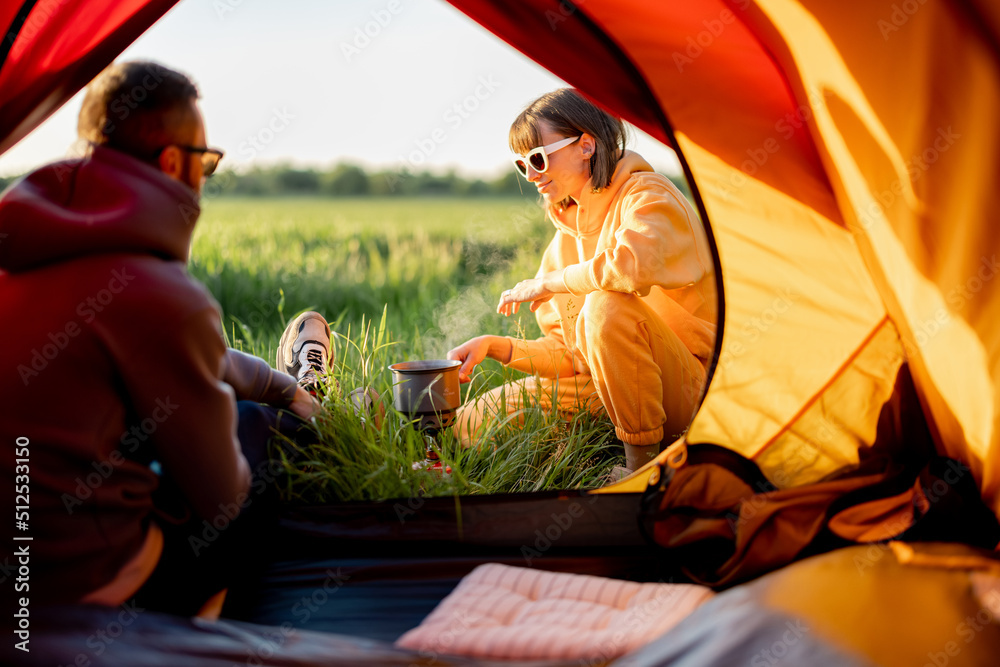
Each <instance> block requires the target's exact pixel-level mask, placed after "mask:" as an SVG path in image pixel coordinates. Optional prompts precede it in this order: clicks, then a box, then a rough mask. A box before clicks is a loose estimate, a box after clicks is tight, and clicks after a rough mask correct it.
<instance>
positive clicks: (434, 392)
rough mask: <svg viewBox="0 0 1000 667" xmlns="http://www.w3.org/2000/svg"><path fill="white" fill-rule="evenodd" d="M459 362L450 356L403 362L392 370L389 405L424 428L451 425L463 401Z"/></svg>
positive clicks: (426, 429)
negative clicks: (460, 387)
mask: <svg viewBox="0 0 1000 667" xmlns="http://www.w3.org/2000/svg"><path fill="white" fill-rule="evenodd" d="M461 365H462V362H461V361H457V360H449V359H430V360H425V361H404V362H400V363H398V364H392V365H391V366H389V370H391V371H392V404H393V406H394V407H395V408H396V409H397V410H399V411H400V412H402V413H404V414H406V415H409V416H410V418H411V419H414V420H416V419H419V420H420V424H419V427H420V428H421V429H422V430H424V431H429V432H437V431H439V430H441V429H442V428H446V427H448V426H450V425H451V423H452V422H453V421H454V420H455V411H456V410H457V409H458V407H459V406H460V405H461V404H462V393H461V391H460V390H459V382H458V369H459V367H461Z"/></svg>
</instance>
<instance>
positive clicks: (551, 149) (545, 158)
mask: <svg viewBox="0 0 1000 667" xmlns="http://www.w3.org/2000/svg"><path fill="white" fill-rule="evenodd" d="M582 136H583V135H582V134H581V135H580V137H582ZM580 137H567V138H565V139H562V140H560V141H554V142H552V143H551V144H549V145H547V146H539V147H538V148H533V149H531V151H529V152H528V154H527V155H523V156H522V155H516V154H515V155H512V156H511V159H512V160H513V161H514V166H515V167H517V170H518V172H520V174H521V175H522V176H524V177H525V178H527V177H528V165H529V164H530V165H531V168H532V169H534V170H535V171H537V172H538V173H539V174H544V173H545V172H546V171H548V168H549V155H551V154H552V153H555V152H556V151H557V150H559V149H560V148H565V147H566V146H569V145H570V144H572V143H575V142H577V141H579V140H580Z"/></svg>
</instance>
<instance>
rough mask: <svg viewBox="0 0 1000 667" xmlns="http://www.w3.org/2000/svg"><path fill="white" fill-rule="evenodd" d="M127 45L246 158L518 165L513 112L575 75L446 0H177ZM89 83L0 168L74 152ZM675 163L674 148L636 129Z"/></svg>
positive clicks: (214, 137) (481, 167) (211, 131)
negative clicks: (195, 94) (554, 69)
mask: <svg viewBox="0 0 1000 667" xmlns="http://www.w3.org/2000/svg"><path fill="white" fill-rule="evenodd" d="M120 59H126V60H128V59H152V60H156V61H158V62H161V63H163V64H165V65H167V66H169V67H172V68H174V69H178V70H180V71H182V72H185V73H186V74H188V75H189V76H191V77H192V78H193V79H194V80H195V82H196V83H197V84H198V86H199V88H200V90H201V94H202V100H201V106H202V111H203V114H204V116H205V122H206V127H207V131H208V143H209V145H212V146H216V147H218V148H221V149H223V150H224V151H225V152H226V157H225V159H224V161H223V165H224V166H228V167H236V168H239V169H242V168H246V167H249V166H251V165H255V164H259V165H265V164H274V163H280V162H290V163H292V164H295V165H298V166H303V167H305V166H315V167H323V166H329V165H332V164H334V163H337V162H340V161H350V162H354V163H358V164H361V165H363V166H365V167H368V168H379V167H395V168H399V167H407V168H409V169H411V170H420V169H424V168H430V169H432V170H435V171H445V170H447V169H455V170H457V171H458V172H460V173H463V174H466V175H470V176H483V177H492V176H497V175H499V174H501V173H502V172H503V170H508V169H512V166H511V163H510V159H509V151H508V149H507V143H506V138H507V130H508V128H509V127H510V123H511V121H512V120H513V119H514V118H515V117H516V116H517V114H518V113H519V112H520V111H521V110H522V109H523V108H524V107H525V106H526V105H527V104H528V103H530V102H531V101H532V100H534V99H535V98H537V97H538V96H540V95H542V94H543V93H545V92H548V91H550V90H553V89H555V88H558V87H561V86H564V85H565V83H564V82H563V81H561V80H560V79H559V78H557V77H555V76H554V75H552V74H550V73H549V72H548V71H546V70H545V69H543V68H541V67H539V66H538V65H536V64H535V63H534V62H533V61H531V60H529V59H527V58H526V57H524V56H522V55H521V54H520V53H519V52H517V51H516V50H514V49H513V48H512V47H510V46H508V45H507V44H506V43H504V42H502V41H501V40H500V39H498V38H497V37H495V36H494V35H493V34H492V33H490V32H488V31H487V30H485V29H484V28H481V27H480V26H479V25H478V24H477V23H475V22H474V21H472V20H471V19H469V18H467V17H466V16H465V15H464V14H462V13H461V12H459V11H458V10H456V9H454V8H453V7H452V6H451V5H448V4H446V3H444V2H442V1H440V0H374V1H367V0H364V1H359V0H352V1H350V2H348V1H347V0H335V1H328V2H322V1H320V0H292V1H289V2H281V3H276V2H266V1H265V0H181V2H179V3H178V4H177V5H176V6H175V7H174V8H173V9H172V10H171V11H170V12H168V13H167V14H166V15H165V16H164V17H163V18H162V19H161V20H160V21H159V22H157V23H156V24H154V25H153V26H152V27H151V28H150V29H149V30H148V31H146V33H144V34H143V35H142V36H141V37H140V38H139V39H138V40H136V42H135V43H133V44H132V45H131V46H130V47H129V48H128V49H127V50H126V51H125V52H124V53H123V54H122V55H121V56H120ZM81 101H82V94H79V95H77V96H76V97H74V98H73V99H72V100H71V101H70V102H68V103H67V104H66V105H65V106H63V108H62V109H60V110H59V111H58V112H56V113H55V114H54V115H53V116H52V117H51V118H49V119H48V120H47V121H46V122H45V123H44V124H43V125H41V126H39V127H38V128H37V129H36V130H35V131H34V132H32V133H31V134H30V135H29V136H28V137H26V138H25V139H24V140H22V141H21V142H20V143H19V144H17V145H16V146H14V147H13V148H12V149H11V150H9V151H8V152H7V153H5V154H4V155H2V156H0V176H11V175H15V174H21V173H24V172H25V171H28V170H30V169H33V168H35V167H37V166H39V165H41V164H44V163H46V162H49V161H52V160H56V159H60V158H62V157H65V156H67V155H71V154H72V153H73V144H74V140H75V138H76V116H77V114H78V113H79V110H80V104H81ZM633 137H634V139H633V142H632V144H631V146H630V147H631V148H633V149H635V150H637V151H638V152H639V153H640V154H641V155H643V157H645V158H646V159H647V160H649V161H650V163H651V164H652V165H653V167H654V168H656V169H657V170H659V171H662V172H664V173H668V174H676V173H679V172H680V168H679V166H678V163H677V160H676V157H675V156H674V154H673V152H672V151H671V150H670V149H669V148H667V147H666V146H664V145H663V144H661V143H659V142H658V141H656V140H654V139H652V138H650V137H648V136H646V135H644V134H642V133H640V132H638V131H634V133H633Z"/></svg>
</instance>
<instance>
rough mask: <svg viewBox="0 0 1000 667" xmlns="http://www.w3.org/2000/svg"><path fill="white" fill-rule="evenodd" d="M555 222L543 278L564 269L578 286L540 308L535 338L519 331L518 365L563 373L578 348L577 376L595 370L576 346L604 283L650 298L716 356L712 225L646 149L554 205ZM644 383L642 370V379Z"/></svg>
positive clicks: (706, 354) (696, 345) (701, 349)
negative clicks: (596, 187) (568, 202)
mask: <svg viewBox="0 0 1000 667" xmlns="http://www.w3.org/2000/svg"><path fill="white" fill-rule="evenodd" d="M548 217H549V219H550V220H552V223H553V224H554V225H555V227H556V233H555V236H554V237H553V238H552V241H551V242H550V243H549V246H548V248H546V250H545V254H544V255H543V256H542V263H541V266H540V267H539V269H538V274H537V277H541V276H542V275H544V274H546V273H549V272H551V271H558V270H562V271H563V281H564V283H565V285H566V288H567V290H568V291H569V294H557V295H556V296H554V297H553V298H552V299H550V300H549V301H547V302H545V303H543V304H541V306H540V307H539V308H538V310H537V311H536V313H535V316H536V317H537V319H538V324H539V326H540V328H541V330H542V334H543V335H542V337H541V338H538V339H536V340H527V341H526V340H518V339H511V340H512V342H513V352H512V355H511V360H510V363H509V366H511V367H512V368H515V369H517V370H521V371H524V372H528V373H534V374H537V375H540V376H542V377H555V376H556V375H557V373H558V369H559V367H560V363H559V361H560V360H561V359H562V358H563V357H564V356H565V355H566V354H570V355H572V359H573V368H574V370H575V371H576V373H578V374H587V375H589V374H590V370H589V369H588V368H587V364H586V361H585V360H584V358H583V355H582V354H581V353H580V351H579V350H578V349H577V345H576V323H577V319H578V317H579V314H580V311H581V309H582V308H583V301H584V298H585V297H586V295H588V294H590V293H591V292H595V291H598V290H606V291H612V292H624V293H632V294H635V295H637V296H639V297H641V298H642V300H643V301H644V302H645V304H646V305H647V306H649V307H650V309H651V310H652V311H653V312H655V313H657V314H658V315H659V316H660V317H661V319H662V321H663V323H664V324H666V325H667V326H668V327H669V328H670V329H672V330H673V331H674V332H675V333H676V334H677V336H678V338H680V340H681V342H683V343H684V345H685V346H686V347H687V349H688V350H690V351H691V353H692V354H693V355H694V356H695V357H697V358H698V359H699V360H701V361H702V362H703V363H707V362H708V360H709V359H710V357H711V355H712V350H713V348H714V346H715V333H716V321H717V316H718V313H717V310H716V304H717V302H716V289H715V274H714V272H713V265H712V256H711V252H710V250H709V246H708V240H707V237H706V235H705V231H704V228H703V227H702V225H701V222H700V220H699V219H698V216H697V214H696V213H695V211H694V209H693V208H692V207H691V205H690V204H689V203H688V201H687V199H685V197H684V196H683V195H682V194H681V193H680V191H679V190H678V189H677V188H676V187H675V186H674V184H673V183H671V182H670V180H669V179H667V178H666V177H665V176H662V175H661V174H657V173H656V172H654V171H653V169H652V167H650V166H649V164H648V163H647V162H646V161H645V160H644V159H643V158H642V157H641V156H639V155H638V154H636V153H633V152H632V151H625V154H624V156H623V157H622V159H621V160H619V162H618V166H617V168H616V169H615V173H614V175H613V177H612V180H611V184H610V185H609V186H608V187H606V188H603V189H602V190H601V191H600V192H598V193H593V192H591V188H590V185H589V184H588V185H587V186H586V187H585V188H584V194H583V195H582V196H581V198H580V201H579V203H578V205H576V206H571V207H569V208H566V209H557V208H556V207H550V208H549V210H548ZM639 381H640V382H642V378H639Z"/></svg>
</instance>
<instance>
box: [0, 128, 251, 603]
mask: <svg viewBox="0 0 1000 667" xmlns="http://www.w3.org/2000/svg"><path fill="white" fill-rule="evenodd" d="M197 214H198V206H197V200H196V197H195V195H194V193H193V192H192V191H191V190H190V189H189V188H187V187H185V186H184V185H182V184H181V183H178V182H176V181H173V180H171V179H169V178H167V177H166V176H164V175H163V174H161V173H160V172H158V171H157V170H156V169H154V168H153V167H150V166H148V165H145V164H143V163H141V162H139V161H137V160H134V159H132V158H130V157H128V156H126V155H124V154H122V153H119V152H117V151H113V150H110V149H101V148H98V149H95V151H94V154H93V156H92V157H90V158H87V159H84V160H79V161H71V162H66V163H59V164H56V165H50V166H49V167H46V168H43V169H41V170H39V171H38V172H35V173H34V174H32V175H31V176H29V177H28V178H26V179H25V180H24V181H22V182H20V183H18V184H16V185H15V186H13V187H12V188H11V189H10V190H8V191H7V192H6V193H4V196H3V197H2V198H0V232H3V233H4V234H6V236H5V237H3V238H2V241H0V269H2V270H3V271H5V273H0V319H2V321H3V322H4V327H3V328H2V333H0V346H2V347H0V349H3V350H4V354H5V357H6V359H7V360H8V364H9V369H10V371H11V372H8V373H6V374H3V375H2V376H0V396H2V397H3V401H4V406H5V411H7V413H8V415H9V416H8V417H5V419H4V420H0V442H8V443H10V444H11V446H13V444H14V443H15V441H16V439H17V438H23V437H27V438H28V439H29V440H30V444H29V445H28V449H29V451H30V456H29V459H30V463H29V467H30V473H29V474H30V503H29V505H30V519H29V524H28V530H27V531H26V533H25V534H26V535H31V536H32V537H34V538H35V539H34V541H33V542H32V543H31V551H32V557H33V558H32V572H33V573H37V575H38V576H37V578H34V579H33V581H36V582H38V586H39V588H35V587H34V586H33V588H32V593H33V598H34V599H38V600H39V601H45V600H63V601H68V600H74V599H79V598H80V597H82V596H83V595H85V594H87V593H89V592H92V591H94V590H96V589H98V588H100V587H101V586H102V585H104V584H106V583H108V582H109V581H110V580H112V579H113V578H114V577H115V576H116V574H117V573H118V572H119V571H120V570H121V568H122V566H123V565H125V564H126V563H128V562H130V561H134V559H135V557H136V555H137V554H139V555H142V553H143V552H144V551H145V552H148V553H146V554H145V555H146V556H147V558H146V559H145V560H146V562H144V563H142V564H140V565H141V567H144V568H147V569H149V568H151V567H152V565H155V562H156V558H157V557H158V555H159V553H158V548H157V545H155V544H151V543H150V541H149V532H148V530H149V519H150V510H151V508H152V498H151V494H152V492H153V490H154V489H155V488H156V486H157V484H158V478H157V476H156V474H154V473H153V472H152V471H151V470H150V468H149V463H150V461H151V460H153V459H157V460H159V461H161V462H162V463H163V466H164V469H165V470H169V471H170V472H171V473H172V476H173V477H174V478H175V479H176V480H177V482H178V485H179V486H180V487H181V488H182V491H184V492H185V493H186V495H187V496H188V497H189V498H190V499H191V501H192V505H193V507H194V509H195V510H196V511H197V512H198V513H199V514H201V515H206V514H208V515H211V513H212V511H213V508H215V507H216V506H217V505H218V503H219V502H221V501H224V500H231V499H232V498H233V497H235V496H236V495H237V494H238V493H240V492H241V491H242V490H245V486H246V484H247V482H248V479H249V474H248V470H246V463H245V461H243V459H242V457H241V456H240V455H239V450H238V444H237V443H236V441H235V438H234V434H233V403H232V394H231V391H230V390H229V389H228V388H226V387H225V386H224V385H222V384H221V382H220V381H219V373H220V360H221V359H222V356H223V354H224V353H225V346H224V342H223V340H222V338H221V335H220V332H219V313H218V309H217V306H216V304H215V302H214V301H213V300H212V299H211V297H210V296H209V295H208V293H207V292H206V291H205V290H204V288H202V287H201V286H200V285H198V284H196V283H194V282H193V281H192V280H191V279H190V278H189V277H188V276H187V274H186V270H185V263H186V260H187V252H188V248H189V246H190V238H191V233H192V231H193V222H194V220H195V219H196V217H197ZM195 459H196V460H195ZM14 465H15V461H14V457H13V456H4V457H0V474H2V476H3V478H4V479H11V480H13V479H15V473H16V472H17V471H16V469H15V468H14ZM7 488H13V487H12V486H11V487H7ZM11 496H12V497H11V498H10V500H11V504H14V500H15V499H14V498H13V494H11ZM144 545H145V546H144ZM5 555H6V554H0V562H2V558H3V556H5ZM145 574H146V575H148V572H146V573H145Z"/></svg>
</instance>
